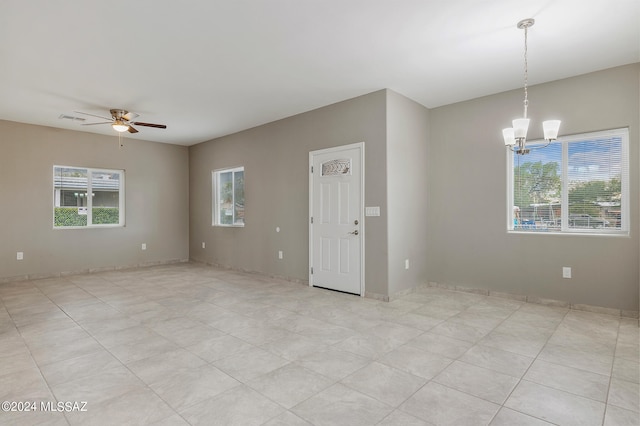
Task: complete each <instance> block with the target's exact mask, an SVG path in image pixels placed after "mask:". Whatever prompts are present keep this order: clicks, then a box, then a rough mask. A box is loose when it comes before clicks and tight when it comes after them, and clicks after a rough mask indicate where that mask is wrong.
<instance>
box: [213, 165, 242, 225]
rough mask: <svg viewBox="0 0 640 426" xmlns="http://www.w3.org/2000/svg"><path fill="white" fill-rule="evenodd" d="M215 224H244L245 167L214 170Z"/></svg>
mask: <svg viewBox="0 0 640 426" xmlns="http://www.w3.org/2000/svg"><path fill="white" fill-rule="evenodd" d="M212 175H213V225H214V226H244V167H236V168H234V169H224V170H216V171H214V172H213V174H212Z"/></svg>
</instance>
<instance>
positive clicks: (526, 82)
mask: <svg viewBox="0 0 640 426" xmlns="http://www.w3.org/2000/svg"><path fill="white" fill-rule="evenodd" d="M528 29H529V26H528V25H525V26H524V118H527V108H528V107H529V98H528V91H527V88H528V85H529V62H528V61H527V30H528Z"/></svg>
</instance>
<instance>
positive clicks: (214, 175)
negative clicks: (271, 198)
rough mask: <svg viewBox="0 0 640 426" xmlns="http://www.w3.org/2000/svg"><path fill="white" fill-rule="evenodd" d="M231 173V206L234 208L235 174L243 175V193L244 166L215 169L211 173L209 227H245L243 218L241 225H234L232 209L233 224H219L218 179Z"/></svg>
mask: <svg viewBox="0 0 640 426" xmlns="http://www.w3.org/2000/svg"><path fill="white" fill-rule="evenodd" d="M229 172H231V173H232V178H231V182H232V189H231V193H232V195H233V199H232V204H233V205H234V206H235V196H236V184H235V174H236V173H237V172H242V175H243V184H242V187H243V192H244V173H245V169H244V166H236V167H226V168H223V169H215V170H213V171H212V172H211V186H212V188H211V189H212V190H211V196H212V202H211V211H212V215H211V216H212V217H211V226H216V227H218V226H219V227H223V228H244V226H245V219H244V216H243V219H242V222H241V223H236V218H235V208H234V209H233V212H234V213H233V215H234V219H233V223H222V222H221V220H220V219H221V217H220V208H219V203H218V201H219V200H218V198H219V194H220V188H219V184H220V178H219V176H220V175H221V174H223V173H229Z"/></svg>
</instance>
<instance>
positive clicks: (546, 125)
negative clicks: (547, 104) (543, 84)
mask: <svg viewBox="0 0 640 426" xmlns="http://www.w3.org/2000/svg"><path fill="white" fill-rule="evenodd" d="M535 22H536V21H535V20H534V19H533V18H527V19H523V20H522V21H520V22H518V24H517V27H518V28H519V29H521V30H524V102H523V103H524V114H523V118H516V119H515V120H513V121H512V123H511V124H512V126H513V127H508V128H506V129H502V137H503V139H504V144H505V146H506V147H507V148H509V149H510V150H511V151H513V152H515V153H516V154H520V155H524V154H528V153H529V152H530V149H529V148H527V145H526V143H527V130H529V121H530V120H529V119H528V118H527V108H528V107H529V99H528V93H527V89H528V85H529V69H528V68H529V64H528V62H527V30H528V29H529V28H530V27H532V26H533V24H534V23H535ZM542 129H543V132H544V139H545V140H546V141H547V144H546V145H543V146H537V147H535V148H544V147H546V146H549V144H550V143H551V142H553V141H554V140H556V139H558V132H559V131H560V120H547V121H545V122H543V123H542ZM516 145H517V146H516ZM514 147H515V148H514Z"/></svg>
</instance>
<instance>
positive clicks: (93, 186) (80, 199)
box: [53, 166, 124, 228]
mask: <svg viewBox="0 0 640 426" xmlns="http://www.w3.org/2000/svg"><path fill="white" fill-rule="evenodd" d="M108 226H124V170H104V169H90V168H80V167H66V166H53V227H54V228H87V227H108Z"/></svg>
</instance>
